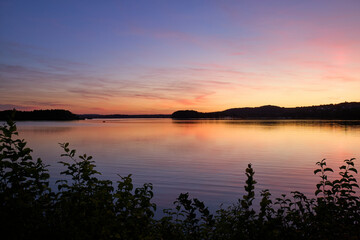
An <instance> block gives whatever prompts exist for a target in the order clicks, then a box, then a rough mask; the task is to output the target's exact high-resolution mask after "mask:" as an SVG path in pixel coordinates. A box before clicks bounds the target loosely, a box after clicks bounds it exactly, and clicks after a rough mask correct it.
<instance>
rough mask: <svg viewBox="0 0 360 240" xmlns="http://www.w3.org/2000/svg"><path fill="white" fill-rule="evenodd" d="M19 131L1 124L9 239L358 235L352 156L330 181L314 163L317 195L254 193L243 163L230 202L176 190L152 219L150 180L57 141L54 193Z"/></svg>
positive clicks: (1, 201) (3, 221)
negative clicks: (113, 173)
mask: <svg viewBox="0 0 360 240" xmlns="http://www.w3.org/2000/svg"><path fill="white" fill-rule="evenodd" d="M17 135H18V133H17V127H16V124H15V123H14V122H13V121H11V120H8V121H7V124H6V125H3V126H1V127H0V230H1V232H2V234H3V236H7V239H130V240H131V239H134V240H135V239H169V240H170V239H171V240H172V239H174V240H177V239H179V240H188V239H189V240H190V239H191V240H200V239H219V240H220V239H221V240H222V239H224V240H226V239H293V240H295V239H360V198H359V194H358V192H356V191H358V189H359V186H358V184H357V180H356V178H355V177H354V176H355V174H357V169H356V168H355V164H354V163H355V159H347V160H344V164H343V165H342V166H341V167H340V168H339V172H338V174H339V178H338V179H336V180H332V181H330V180H329V179H328V176H329V175H328V174H332V173H333V172H334V171H333V170H332V169H331V168H328V167H327V166H326V160H325V159H323V160H321V161H319V162H317V163H316V165H317V169H315V171H314V174H316V175H318V176H319V183H317V184H316V189H317V190H316V192H315V195H316V198H308V197H307V196H305V195H304V194H302V193H300V192H298V191H293V192H292V193H291V196H287V195H285V194H283V195H282V197H280V198H276V199H272V198H271V193H270V191H269V190H268V189H264V190H262V191H261V192H260V196H259V195H255V185H256V181H255V171H254V169H253V168H252V166H251V164H249V165H248V167H247V169H246V170H245V174H246V177H247V180H246V182H245V186H244V188H245V194H244V195H243V196H239V199H238V201H237V202H235V203H234V204H233V205H231V206H230V207H227V208H220V209H218V210H217V211H216V212H215V213H211V212H210V211H209V210H208V208H207V207H206V205H205V203H204V202H202V201H200V200H199V199H196V198H190V195H189V193H181V194H180V195H179V197H178V198H177V199H176V200H175V202H174V208H171V209H165V210H164V215H165V216H164V217H162V218H161V219H156V218H155V217H154V214H155V211H156V204H155V203H153V202H152V198H153V191H152V190H153V186H152V184H151V183H145V184H144V185H143V186H141V187H138V188H134V186H133V183H132V178H131V175H128V176H119V180H118V181H117V183H116V184H114V183H113V182H112V181H109V180H100V179H99V178H97V176H98V175H99V174H101V173H100V172H98V171H97V170H96V165H95V161H93V160H92V157H91V156H87V155H86V154H84V155H78V154H76V150H74V149H70V147H69V143H63V144H60V147H61V148H62V149H63V151H64V153H63V154H62V155H61V156H62V157H63V160H62V161H59V164H62V165H63V167H64V170H63V171H62V172H61V176H60V178H59V180H57V181H56V186H57V191H54V190H53V189H51V188H50V187H49V180H50V175H49V173H48V167H49V166H47V165H45V164H44V162H43V161H42V160H41V159H36V160H34V159H33V158H32V156H31V152H32V150H31V149H30V148H28V147H27V146H26V142H25V140H23V139H17V138H16V136H17ZM119 157H121V156H119ZM284 174H291V172H289V173H284ZM256 192H257V193H258V191H256ZM255 196H256V197H259V198H260V199H261V201H260V208H259V211H255V210H254V209H257V208H256V207H254V205H253V201H254V199H255Z"/></svg>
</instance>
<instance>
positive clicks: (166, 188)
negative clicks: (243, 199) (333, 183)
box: [17, 119, 360, 210]
mask: <svg viewBox="0 0 360 240" xmlns="http://www.w3.org/2000/svg"><path fill="white" fill-rule="evenodd" d="M17 125H18V130H19V135H20V137H21V138H24V139H25V140H26V141H27V142H28V146H29V147H31V148H33V149H34V152H33V156H34V157H40V158H41V159H42V160H43V161H44V162H45V163H46V164H49V165H50V167H49V169H50V173H51V176H52V179H51V180H52V183H54V182H55V180H57V179H59V177H60V171H62V170H63V169H64V168H63V167H62V166H61V165H60V164H59V163H58V161H60V160H67V159H65V158H61V157H60V154H61V153H62V149H61V148H60V146H59V144H58V143H63V142H69V143H70V147H71V148H75V149H77V153H80V154H83V153H86V154H88V155H92V156H93V157H94V160H95V161H96V165H97V169H98V170H99V171H100V172H102V176H101V178H104V179H110V180H113V181H117V180H119V179H120V178H119V176H118V175H117V174H120V175H122V176H125V175H128V174H132V176H133V181H134V184H135V185H136V186H140V185H142V184H143V183H148V182H150V183H153V185H154V193H155V196H154V202H155V203H157V205H158V207H159V208H160V209H163V208H166V207H171V206H172V202H173V201H174V200H175V199H176V197H177V196H178V195H179V193H182V192H189V193H190V196H192V197H197V198H199V199H200V200H202V201H204V202H205V204H206V205H207V206H209V207H210V209H213V210H214V209H217V208H219V206H220V205H221V204H224V205H225V206H227V205H229V204H232V203H235V202H236V201H237V199H238V198H239V197H240V196H241V194H242V193H244V188H243V186H244V182H245V174H244V171H245V169H246V167H247V164H248V163H251V164H252V165H253V168H254V170H255V180H256V181H257V184H256V186H255V191H256V194H257V196H259V194H258V193H259V191H260V190H262V189H269V190H270V192H271V193H272V196H273V197H279V196H280V194H281V193H285V194H289V193H290V192H291V191H294V190H298V191H300V192H303V193H305V194H307V195H308V196H310V197H311V196H313V195H314V191H315V184H316V183H317V182H318V181H319V177H318V176H314V174H313V171H314V169H315V168H316V165H315V163H316V162H317V161H320V160H321V159H323V158H326V159H327V162H328V166H330V167H332V168H333V169H334V170H335V172H337V171H338V167H339V166H340V164H342V162H343V160H344V159H348V158H357V160H359V159H360V147H359V144H360V121H352V122H350V121H314V120H301V121H300V120H275V121H274V120H266V121H258V120H186V121H180V120H172V119H96V120H82V121H69V122H30V121H26V122H18V123H17ZM355 164H356V165H357V166H358V161H355ZM53 185H54V184H53Z"/></svg>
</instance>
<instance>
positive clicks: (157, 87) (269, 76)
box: [0, 0, 360, 114]
mask: <svg viewBox="0 0 360 240" xmlns="http://www.w3.org/2000/svg"><path fill="white" fill-rule="evenodd" d="M359 12H360V1H7V0H3V1H2V2H1V3H0V84H1V85H0V109H8V108H13V107H16V108H18V109H26V110H30V109H44V108H65V109H69V110H71V111H73V112H75V113H129V114H135V113H172V112H173V111H176V110H178V109H195V110H199V111H216V110H223V109H227V108H231V107H244V106H260V105H266V104H274V105H280V106H300V105H313V104H325V103H337V102H342V101H360V95H359V94H358V90H359V89H360V46H359V42H360V30H359V29H360V28H359V27H358V23H359V22H360V14H359Z"/></svg>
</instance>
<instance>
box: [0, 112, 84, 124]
mask: <svg viewBox="0 0 360 240" xmlns="http://www.w3.org/2000/svg"><path fill="white" fill-rule="evenodd" d="M13 114H14V116H13ZM9 117H12V119H13V120H15V121H25V120H28V121H33V120H46V121H64V120H79V119H82V118H81V117H79V116H78V115H76V114H73V113H72V112H70V111H68V110H61V109H51V110H34V111H15V112H14V110H6V111H0V120H2V121H6V120H7V119H9Z"/></svg>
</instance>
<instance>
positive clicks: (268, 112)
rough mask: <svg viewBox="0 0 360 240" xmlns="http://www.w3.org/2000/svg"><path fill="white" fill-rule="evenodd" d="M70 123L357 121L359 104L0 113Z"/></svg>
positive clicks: (4, 116)
mask: <svg viewBox="0 0 360 240" xmlns="http://www.w3.org/2000/svg"><path fill="white" fill-rule="evenodd" d="M10 117H11V118H12V119H13V120H15V121H71V120H84V119H126V118H143V119H146V118H171V119H175V120H195V119H209V120H210V119H228V120H236V119H239V120H241V119H243V120H360V102H344V103H339V104H328V105H317V106H306V107H293V108H285V107H278V106H271V105H266V106H261V107H253V108H250V107H245V108H231V109H227V110H224V111H219V112H206V113H203V112H198V111H194V110H180V111H176V112H174V113H173V114H134V115H129V114H104V115H102V114H74V113H72V112H70V111H68V110H62V109H51V110H34V111H17V110H5V111H0V121H6V120H7V119H9V118H10Z"/></svg>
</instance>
